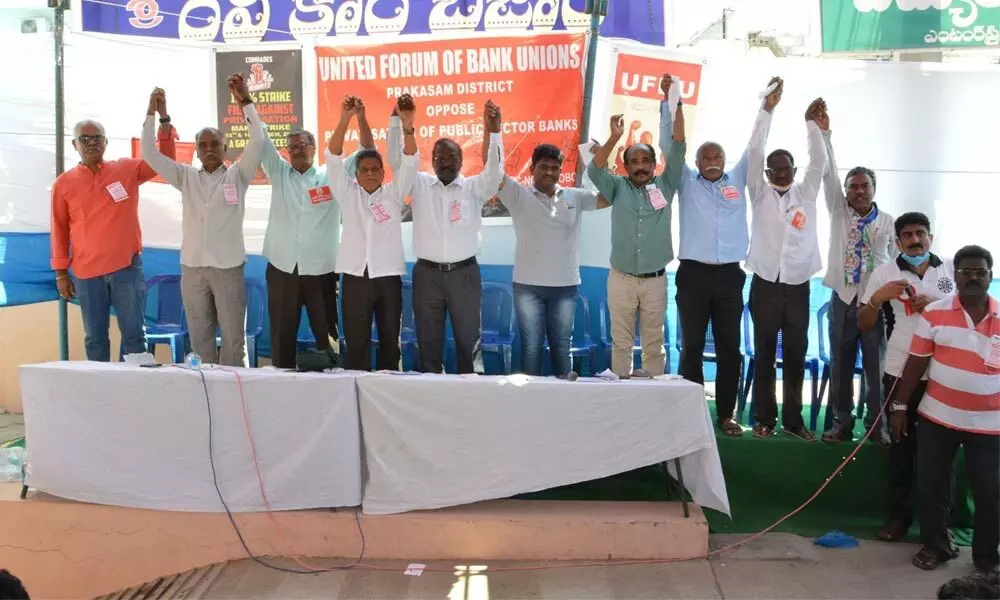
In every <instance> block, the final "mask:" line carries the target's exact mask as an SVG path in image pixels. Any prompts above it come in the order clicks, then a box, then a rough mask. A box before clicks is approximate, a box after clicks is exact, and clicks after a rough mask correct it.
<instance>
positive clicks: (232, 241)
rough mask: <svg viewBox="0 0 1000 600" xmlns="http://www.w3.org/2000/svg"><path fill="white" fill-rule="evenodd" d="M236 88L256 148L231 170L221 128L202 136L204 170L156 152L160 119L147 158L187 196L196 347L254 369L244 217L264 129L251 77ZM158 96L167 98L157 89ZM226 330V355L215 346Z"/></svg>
mask: <svg viewBox="0 0 1000 600" xmlns="http://www.w3.org/2000/svg"><path fill="white" fill-rule="evenodd" d="M228 84H229V90H230V92H231V93H232V95H233V98H234V99H235V101H236V102H238V103H240V104H241V105H242V106H243V114H244V115H245V116H246V118H247V121H248V126H247V129H248V130H249V134H250V142H249V143H248V144H247V147H246V148H245V149H244V150H243V155H242V157H241V158H240V160H238V161H237V162H236V163H235V164H234V165H233V166H232V167H231V168H229V167H226V165H225V164H224V159H225V156H226V140H225V137H223V135H222V134H221V133H220V132H219V130H218V129H214V128H210V127H206V128H205V129H202V130H201V131H199V132H198V133H197V135H196V136H195V151H196V152H197V154H198V159H199V160H200V161H201V168H200V169H197V168H195V167H192V166H188V165H180V164H177V162H175V161H174V160H171V159H170V158H168V157H166V156H164V155H162V154H160V153H159V152H157V151H156V148H155V147H154V146H153V119H152V114H150V115H149V116H148V117H147V118H146V123H145V125H144V126H143V129H142V153H143V156H145V157H146V160H147V161H149V164H150V165H152V167H153V168H154V169H156V172H157V173H159V174H160V175H161V176H162V177H163V178H164V179H166V180H167V182H168V183H170V185H172V186H174V187H175V188H177V189H178V190H180V192H181V201H182V203H183V206H184V218H183V221H182V224H181V227H182V232H183V236H182V239H181V295H182V297H183V300H184V311H185V312H186V314H187V322H188V332H189V334H190V336H191V346H192V347H193V348H194V351H195V352H197V353H198V354H199V355H200V356H201V359H202V361H204V362H205V363H219V364H222V365H229V366H246V364H247V353H246V313H247V303H246V289H245V288H244V279H243V265H244V264H245V263H246V260H247V253H246V246H245V244H244V240H243V214H244V210H245V207H246V204H245V199H246V192H247V188H248V187H250V181H251V180H252V179H253V178H254V176H255V175H256V174H257V167H258V166H260V156H261V150H262V148H263V146H264V130H263V128H262V127H261V124H260V117H258V115H257V111H256V109H255V108H254V106H253V99H252V98H251V97H250V92H249V90H248V89H247V84H246V81H245V79H244V78H243V76H242V75H240V74H234V75H231V76H230V77H229V79H228ZM154 94H159V95H161V96H165V94H164V92H163V90H161V89H159V88H157V89H156V90H154ZM217 329H221V330H222V353H221V356H220V355H219V353H218V350H217V347H216V345H215V339H216V335H215V334H216V330H217Z"/></svg>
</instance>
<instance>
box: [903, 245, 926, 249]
mask: <svg viewBox="0 0 1000 600" xmlns="http://www.w3.org/2000/svg"><path fill="white" fill-rule="evenodd" d="M906 249H907V250H923V249H924V245H923V244H912V245H910V246H907V247H906Z"/></svg>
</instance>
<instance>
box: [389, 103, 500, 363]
mask: <svg viewBox="0 0 1000 600" xmlns="http://www.w3.org/2000/svg"><path fill="white" fill-rule="evenodd" d="M414 110H415V105H414V103H413V98H411V97H410V95H409V94H403V95H402V96H400V98H399V101H398V103H397V105H396V108H394V109H393V116H392V118H391V119H390V121H389V136H388V137H389V139H388V142H389V153H388V154H389V156H388V159H389V166H390V167H392V170H393V171H394V172H396V171H398V169H399V167H400V165H401V162H402V156H403V153H402V147H403V143H402V142H403V136H404V134H405V133H406V130H405V129H404V127H403V123H402V117H403V115H402V114H401V113H402V112H403V111H406V112H410V113H412V112H413V111H414ZM407 118H410V117H409V116H407ZM483 126H484V129H485V132H484V135H488V136H489V138H490V145H489V150H488V153H487V154H488V156H487V159H486V161H485V164H484V167H483V172H482V173H480V174H479V175H473V176H472V177H468V178H466V177H463V176H462V174H461V173H462V148H461V147H460V146H459V145H458V144H457V143H456V142H455V140H452V139H448V138H441V139H439V140H437V141H436V142H435V143H434V150H433V155H432V157H431V161H432V164H433V165H434V175H430V174H429V173H418V175H417V179H416V181H415V182H414V184H413V189H412V190H411V195H410V196H411V199H412V202H413V253H414V254H415V255H416V256H417V262H416V264H415V265H414V266H413V317H414V321H415V325H416V330H417V347H418V350H419V354H420V360H419V365H418V367H419V369H420V371H422V372H424V373H441V372H442V371H443V370H444V332H445V315H446V314H447V315H450V317H451V327H452V331H453V332H454V334H455V349H456V354H457V363H458V372H459V373H482V372H483V358H482V352H481V350H480V348H479V342H480V334H481V314H480V313H481V304H482V297H483V287H482V285H483V284H482V279H481V276H480V273H479V263H478V262H476V254H477V253H478V252H479V229H480V227H481V226H482V221H483V204H485V203H486V202H487V201H488V200H489V199H490V198H492V197H493V196H495V195H496V193H497V190H498V189H499V188H500V182H501V180H502V178H503V164H504V158H503V144H502V140H501V138H500V107H499V106H497V105H496V104H494V103H493V101H492V100H489V101H487V102H486V105H485V107H484V109H483Z"/></svg>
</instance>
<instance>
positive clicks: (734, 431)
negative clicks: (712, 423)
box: [719, 419, 743, 437]
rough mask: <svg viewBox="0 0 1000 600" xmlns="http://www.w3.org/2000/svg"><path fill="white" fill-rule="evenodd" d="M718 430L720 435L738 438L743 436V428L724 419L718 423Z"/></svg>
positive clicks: (732, 421) (734, 422)
mask: <svg viewBox="0 0 1000 600" xmlns="http://www.w3.org/2000/svg"><path fill="white" fill-rule="evenodd" d="M719 429H721V430H722V433H723V434H725V435H727V436H729V437H740V436H742V435H743V428H742V427H740V424H739V423H737V422H736V421H734V420H732V419H726V420H725V421H722V422H720V423H719Z"/></svg>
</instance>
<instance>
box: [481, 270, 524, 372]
mask: <svg viewBox="0 0 1000 600" xmlns="http://www.w3.org/2000/svg"><path fill="white" fill-rule="evenodd" d="M482 323H483V325H482V331H481V334H480V341H479V348H480V350H481V351H482V352H483V354H496V355H497V358H498V359H500V373H501V374H503V375H507V374H509V373H510V371H511V368H512V354H513V351H514V331H515V325H514V290H513V288H512V287H511V286H510V285H508V284H506V283H497V282H494V281H484V282H483V303H482Z"/></svg>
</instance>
